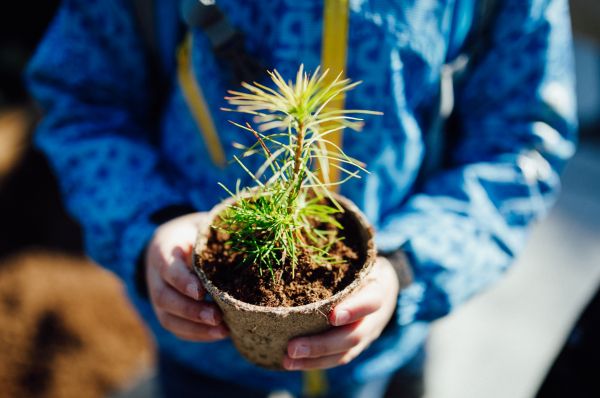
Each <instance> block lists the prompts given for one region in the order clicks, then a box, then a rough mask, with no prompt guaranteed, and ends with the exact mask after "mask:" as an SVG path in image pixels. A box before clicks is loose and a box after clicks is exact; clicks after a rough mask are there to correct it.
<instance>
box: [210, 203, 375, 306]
mask: <svg viewBox="0 0 600 398" xmlns="http://www.w3.org/2000/svg"><path fill="white" fill-rule="evenodd" d="M336 220H337V221H338V222H339V223H340V224H341V225H342V226H343V227H344V229H343V230H341V231H339V232H338V233H339V236H341V237H342V240H341V241H339V242H336V243H335V244H334V245H333V246H332V247H331V249H330V250H329V255H330V256H332V257H334V258H335V259H336V260H337V261H339V263H335V264H328V265H326V266H325V265H322V264H316V263H315V262H314V261H313V260H312V258H311V256H310V254H309V253H308V252H307V250H306V249H304V250H302V252H301V254H300V256H299V258H298V260H299V261H298V265H297V266H296V269H295V272H294V274H292V266H291V264H290V261H289V260H288V261H287V262H286V266H285V269H278V270H275V272H274V274H273V275H271V274H270V273H267V272H264V273H263V274H262V275H261V272H260V270H259V268H258V266H257V265H255V264H248V263H243V262H242V258H243V257H242V255H240V254H239V253H236V252H233V251H232V250H231V249H230V248H228V245H227V243H226V242H227V241H228V240H229V234H227V233H226V232H223V231H219V230H217V229H214V228H213V229H211V231H210V233H209V236H208V242H207V246H206V249H205V250H204V251H203V252H202V268H203V270H204V272H205V273H206V275H207V276H208V278H209V279H210V280H211V281H212V282H213V283H214V284H215V286H216V287H218V288H219V289H221V290H223V291H225V292H227V293H229V294H230V295H231V296H233V297H235V298H236V299H238V300H241V301H243V302H246V303H249V304H254V305H261V306H267V307H293V306H301V305H305V304H310V303H313V302H315V301H319V300H324V299H327V298H329V297H331V296H333V295H334V294H335V293H337V292H339V291H341V290H342V289H344V288H345V287H346V286H348V285H349V284H350V283H351V282H352V281H353V280H354V279H355V277H356V275H357V273H358V271H360V269H361V268H362V265H363V264H364V262H365V258H366V252H365V251H364V248H361V247H360V246H361V245H360V242H359V241H357V236H358V235H359V232H358V228H359V226H358V225H357V223H356V220H355V219H354V217H353V216H352V215H350V214H349V213H347V212H344V213H339V214H337V215H336ZM315 228H319V229H328V230H331V229H334V228H335V227H333V226H331V225H324V224H316V223H315ZM304 239H305V241H308V239H309V238H308V237H307V236H304Z"/></svg>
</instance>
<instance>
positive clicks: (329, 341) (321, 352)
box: [287, 322, 367, 359]
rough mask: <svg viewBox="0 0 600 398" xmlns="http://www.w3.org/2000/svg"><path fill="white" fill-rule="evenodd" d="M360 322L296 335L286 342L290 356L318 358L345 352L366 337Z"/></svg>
mask: <svg viewBox="0 0 600 398" xmlns="http://www.w3.org/2000/svg"><path fill="white" fill-rule="evenodd" d="M361 323H362V322H355V323H353V324H350V325H345V326H340V327H336V328H333V329H331V330H329V331H327V332H325V333H321V334H318V335H314V336H306V337H298V338H295V339H292V340H290V342H289V343H288V349H287V354H288V356H289V357H290V358H294V359H297V358H319V357H324V356H329V355H334V354H340V353H343V352H346V351H348V350H350V349H352V348H354V347H356V346H358V345H360V344H361V343H362V341H363V340H365V339H366V337H367V336H366V330H365V328H364V327H361V326H362V325H361Z"/></svg>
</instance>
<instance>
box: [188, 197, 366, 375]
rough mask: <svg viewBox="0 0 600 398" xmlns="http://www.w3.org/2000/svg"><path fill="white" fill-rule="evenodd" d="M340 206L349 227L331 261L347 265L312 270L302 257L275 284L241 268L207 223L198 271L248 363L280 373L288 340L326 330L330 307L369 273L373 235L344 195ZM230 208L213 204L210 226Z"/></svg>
mask: <svg viewBox="0 0 600 398" xmlns="http://www.w3.org/2000/svg"><path fill="white" fill-rule="evenodd" d="M336 200H337V201H338V202H339V203H340V204H341V205H342V207H343V208H344V209H345V212H344V213H340V214H339V219H338V221H339V222H340V223H341V224H342V225H343V226H344V229H343V230H342V231H341V235H342V236H343V238H344V239H343V240H342V241H341V242H340V243H338V244H336V245H334V246H333V247H332V250H331V251H330V255H335V256H339V258H340V259H343V260H344V262H340V263H339V264H333V265H331V266H322V265H318V264H313V263H312V262H311V261H309V257H308V256H307V255H306V254H305V253H304V254H302V255H301V256H300V257H299V262H298V265H297V268H296V272H295V275H294V276H293V277H292V274H291V272H290V270H289V269H287V270H284V271H283V272H281V271H280V272H279V273H276V274H275V278H274V279H273V278H271V277H270V275H265V274H263V276H260V273H259V270H258V269H256V268H254V267H253V266H252V265H249V264H241V259H242V257H241V255H240V254H238V253H233V252H230V251H228V250H227V245H226V243H225V242H226V241H227V235H226V234H225V233H223V232H220V231H217V230H215V229H214V228H211V227H210V226H208V225H207V226H205V227H204V228H203V229H202V230H200V231H199V234H198V240H197V243H196V247H195V250H194V269H195V271H196V273H197V274H198V276H199V277H200V279H201V281H202V283H203V284H204V286H205V287H206V289H207V291H208V292H209V293H210V294H211V295H212V297H213V298H214V300H215V302H216V303H217V304H218V305H219V307H220V308H221V310H222V311H223V315H224V318H225V322H226V324H227V326H228V327H229V329H230V330H231V337H232V339H233V342H234V344H235V345H236V347H237V348H238V350H239V351H240V353H241V354H242V355H243V356H244V357H246V358H247V359H248V360H250V361H251V362H253V363H255V364H257V365H260V366H263V367H266V368H269V369H283V368H282V361H283V357H284V355H285V352H286V348H287V342H288V341H289V340H290V339H291V338H293V337H297V336H301V335H310V334H316V333H320V332H323V331H325V330H327V329H329V328H330V327H331V326H330V325H329V322H328V314H329V313H330V311H331V309H332V308H333V306H334V305H335V304H337V303H338V302H339V301H341V300H342V299H343V298H345V297H346V296H347V295H348V294H350V293H352V292H353V291H354V290H356V289H357V288H358V287H359V286H360V283H361V281H362V280H363V279H364V278H365V277H366V276H367V274H368V273H369V271H370V270H371V268H372V266H373V263H374V261H375V246H374V243H373V230H372V228H371V227H370V226H369V224H368V223H367V221H366V218H365V217H364V215H363V214H362V213H361V212H360V211H359V210H358V209H357V208H356V206H355V205H354V204H353V203H352V202H350V201H349V200H347V199H345V198H343V197H341V196H336ZM232 203H233V199H229V200H226V201H224V202H223V203H221V204H219V205H217V206H215V208H213V210H212V211H211V212H210V214H209V218H210V220H211V221H213V220H215V219H216V217H218V215H219V214H220V213H221V212H222V211H223V210H224V209H225V208H226V206H228V205H230V204H232ZM211 224H212V222H211Z"/></svg>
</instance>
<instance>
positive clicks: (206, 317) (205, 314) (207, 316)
mask: <svg viewBox="0 0 600 398" xmlns="http://www.w3.org/2000/svg"><path fill="white" fill-rule="evenodd" d="M200 319H202V320H203V321H205V322H208V323H211V324H215V323H216V322H215V311H214V310H213V309H212V308H205V309H203V310H202V311H200Z"/></svg>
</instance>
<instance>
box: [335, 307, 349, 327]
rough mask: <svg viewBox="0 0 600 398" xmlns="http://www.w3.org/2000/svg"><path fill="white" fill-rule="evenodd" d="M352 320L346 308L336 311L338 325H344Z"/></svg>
mask: <svg viewBox="0 0 600 398" xmlns="http://www.w3.org/2000/svg"><path fill="white" fill-rule="evenodd" d="M349 320H350V313H349V312H348V311H346V310H340V311H336V313H335V324H336V326H339V325H344V324H346V323H347V322H348V321H349Z"/></svg>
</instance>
